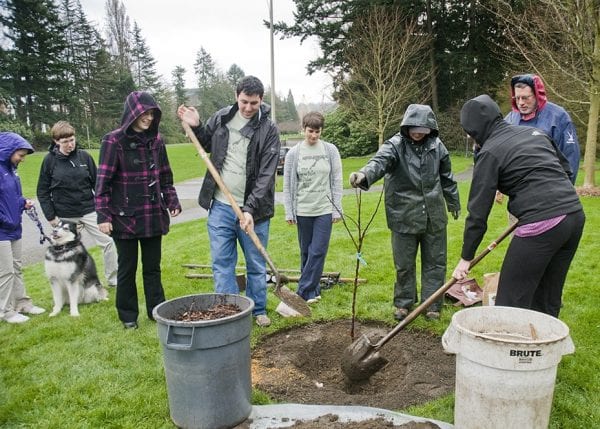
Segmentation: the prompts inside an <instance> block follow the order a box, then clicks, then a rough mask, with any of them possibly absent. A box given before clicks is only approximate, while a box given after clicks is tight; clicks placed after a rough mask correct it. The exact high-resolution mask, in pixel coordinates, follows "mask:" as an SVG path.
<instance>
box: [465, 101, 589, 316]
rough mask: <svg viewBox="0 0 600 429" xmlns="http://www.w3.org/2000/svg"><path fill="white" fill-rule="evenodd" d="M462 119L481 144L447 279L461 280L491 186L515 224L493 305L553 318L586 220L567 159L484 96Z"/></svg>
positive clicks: (479, 231)
mask: <svg viewBox="0 0 600 429" xmlns="http://www.w3.org/2000/svg"><path fill="white" fill-rule="evenodd" d="M460 122H461V125H462V127H463V129H464V130H465V132H466V133H467V134H468V135H469V136H470V137H471V138H473V139H474V140H475V143H476V145H477V147H478V149H479V150H478V154H477V158H476V161H475V168H474V170H473V180H472V182H471V191H470V193H469V204H468V210H469V215H468V216H467V219H466V222H465V232H464V240H463V248H462V259H461V260H460V262H459V263H458V265H457V267H456V269H455V270H454V273H453V277H454V278H456V279H459V280H460V279H463V278H465V277H466V275H467V274H468V269H469V263H470V261H471V260H472V259H473V257H474V255H475V251H476V250H477V247H478V246H479V244H480V243H481V240H482V238H483V235H484V234H485V232H486V229H487V218H488V216H489V213H490V210H491V208H492V205H493V202H494V197H495V194H496V189H497V190H499V191H500V192H502V193H503V194H505V195H508V196H509V202H508V210H509V212H510V213H512V214H514V215H515V216H516V217H517V219H518V226H517V229H516V230H515V233H514V237H513V239H512V241H511V243H510V246H509V248H508V251H507V253H506V257H505V259H504V263H503V264H502V269H501V271H500V281H499V284H498V294H497V296H496V305H505V306H511V307H520V308H530V309H532V310H537V311H540V312H543V313H546V314H549V315H551V316H554V317H558V313H559V311H560V305H561V299H562V298H561V297H562V289H563V286H564V283H565V278H566V276H567V272H568V270H569V266H570V265H571V261H572V260H573V257H574V256H575V252H576V250H577V247H578V245H579V239H580V238H581V234H582V232H583V226H584V223H585V215H584V213H583V208H582V206H581V202H580V201H579V197H578V196H577V193H576V192H575V188H574V187H573V185H572V184H571V182H570V180H569V176H568V172H570V167H569V163H568V161H567V160H566V158H565V157H564V156H563V155H562V153H561V152H560V150H558V149H557V147H556V145H555V144H554V142H553V141H552V140H551V139H550V138H549V137H548V136H547V135H546V134H544V133H543V132H542V131H540V130H538V129H536V128H532V127H525V126H517V125H509V124H508V123H506V122H505V121H504V120H503V119H502V114H501V113H500V108H499V107H498V105H497V104H496V103H495V102H494V100H492V99H491V98H490V97H489V96H487V95H480V96H479V97H476V98H474V99H472V100H469V101H468V102H467V103H465V105H464V106H463V108H462V110H461V113H460ZM524 261H526V263H524Z"/></svg>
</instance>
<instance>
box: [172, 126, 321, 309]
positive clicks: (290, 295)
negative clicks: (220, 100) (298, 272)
mask: <svg viewBox="0 0 600 429" xmlns="http://www.w3.org/2000/svg"><path fill="white" fill-rule="evenodd" d="M181 124H182V125H183V129H184V131H185V134H186V135H187V136H188V137H189V139H190V140H191V141H192V143H193V144H194V146H196V149H197V150H198V154H199V155H200V157H201V158H202V159H203V160H204V162H205V163H206V167H207V168H208V171H209V172H210V174H211V175H212V177H213V179H215V182H216V183H217V186H218V187H219V189H221V192H223V194H225V196H226V197H227V199H228V200H229V203H230V204H231V208H232V209H233V211H234V212H235V214H236V216H237V217H238V219H239V220H241V221H244V220H245V218H244V214H243V213H242V210H241V209H240V207H239V206H238V204H237V202H236V201H235V198H233V195H232V194H231V192H229V189H227V186H225V183H224V182H223V180H222V179H221V175H220V174H219V172H218V171H217V169H216V168H215V166H214V164H213V163H212V162H211V160H210V158H209V157H208V154H207V153H206V151H205V150H204V148H203V147H202V145H201V144H200V142H199V141H198V139H197V138H196V135H195V134H194V132H193V131H192V129H191V128H190V126H189V125H188V124H187V123H185V122H181ZM247 234H248V236H249V237H250V239H251V240H252V242H253V243H254V245H255V246H256V248H257V249H258V251H259V252H260V254H261V255H262V257H263V258H265V261H267V265H269V268H270V269H271V271H272V272H273V275H274V276H275V279H276V283H275V290H274V293H275V295H276V296H277V297H278V298H279V299H280V300H282V301H283V302H284V303H286V304H287V305H288V306H290V307H291V308H293V309H294V310H296V311H297V312H298V313H300V314H302V315H303V316H310V308H309V306H308V304H307V303H306V301H304V299H302V297H301V296H299V295H297V294H295V293H294V292H292V291H291V290H289V289H288V288H287V287H285V286H282V281H283V279H282V275H281V274H280V273H279V271H278V270H277V268H276V267H275V264H274V263H273V261H272V260H271V257H270V256H269V254H268V253H267V249H265V248H264V246H263V245H262V243H261V242H260V239H259V238H258V235H256V232H254V229H252V230H250V231H247Z"/></svg>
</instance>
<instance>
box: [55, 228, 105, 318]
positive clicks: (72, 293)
mask: <svg viewBox="0 0 600 429" xmlns="http://www.w3.org/2000/svg"><path fill="white" fill-rule="evenodd" d="M80 231H81V224H78V223H75V222H68V221H61V222H60V223H59V224H58V225H57V226H56V227H54V229H53V230H52V237H50V243H51V245H50V247H48V249H47V250H46V261H45V266H46V275H47V276H48V280H50V285H51V286H52V297H53V299H54V308H53V309H52V313H50V316H56V315H57V314H58V313H60V310H62V308H63V306H64V305H65V304H66V303H67V302H68V303H69V307H70V310H71V316H79V310H78V309H77V304H88V303H91V302H100V301H107V300H108V291H107V290H106V289H105V288H104V287H103V286H102V284H101V283H100V280H98V273H97V272H96V263H95V262H94V260H93V259H92V257H91V256H90V254H89V253H88V252H87V250H86V249H85V247H84V246H83V244H82V243H81V235H80Z"/></svg>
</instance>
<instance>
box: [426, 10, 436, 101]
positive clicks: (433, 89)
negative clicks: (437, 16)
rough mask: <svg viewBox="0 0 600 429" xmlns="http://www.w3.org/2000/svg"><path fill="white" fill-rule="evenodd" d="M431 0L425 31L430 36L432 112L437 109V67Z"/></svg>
mask: <svg viewBox="0 0 600 429" xmlns="http://www.w3.org/2000/svg"><path fill="white" fill-rule="evenodd" d="M431 18H432V16H431V0H427V32H428V33H429V37H430V38H431V44H430V46H429V63H430V68H431V82H430V85H431V108H432V109H433V111H434V112H438V111H439V104H438V88H437V67H436V63H435V39H434V34H433V24H432V23H431Z"/></svg>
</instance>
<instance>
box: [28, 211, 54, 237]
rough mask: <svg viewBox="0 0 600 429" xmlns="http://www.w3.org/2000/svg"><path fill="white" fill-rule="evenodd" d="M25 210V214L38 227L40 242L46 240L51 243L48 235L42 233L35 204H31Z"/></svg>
mask: <svg viewBox="0 0 600 429" xmlns="http://www.w3.org/2000/svg"><path fill="white" fill-rule="evenodd" d="M25 211H26V212H27V216H29V219H31V220H32V221H34V222H35V224H36V225H37V227H38V229H39V230H40V244H44V241H48V243H51V241H50V238H48V236H47V235H46V234H44V228H43V227H42V222H41V221H40V217H39V216H38V213H37V210H36V209H35V206H31V207H30V208H28V209H27V210H25Z"/></svg>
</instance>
